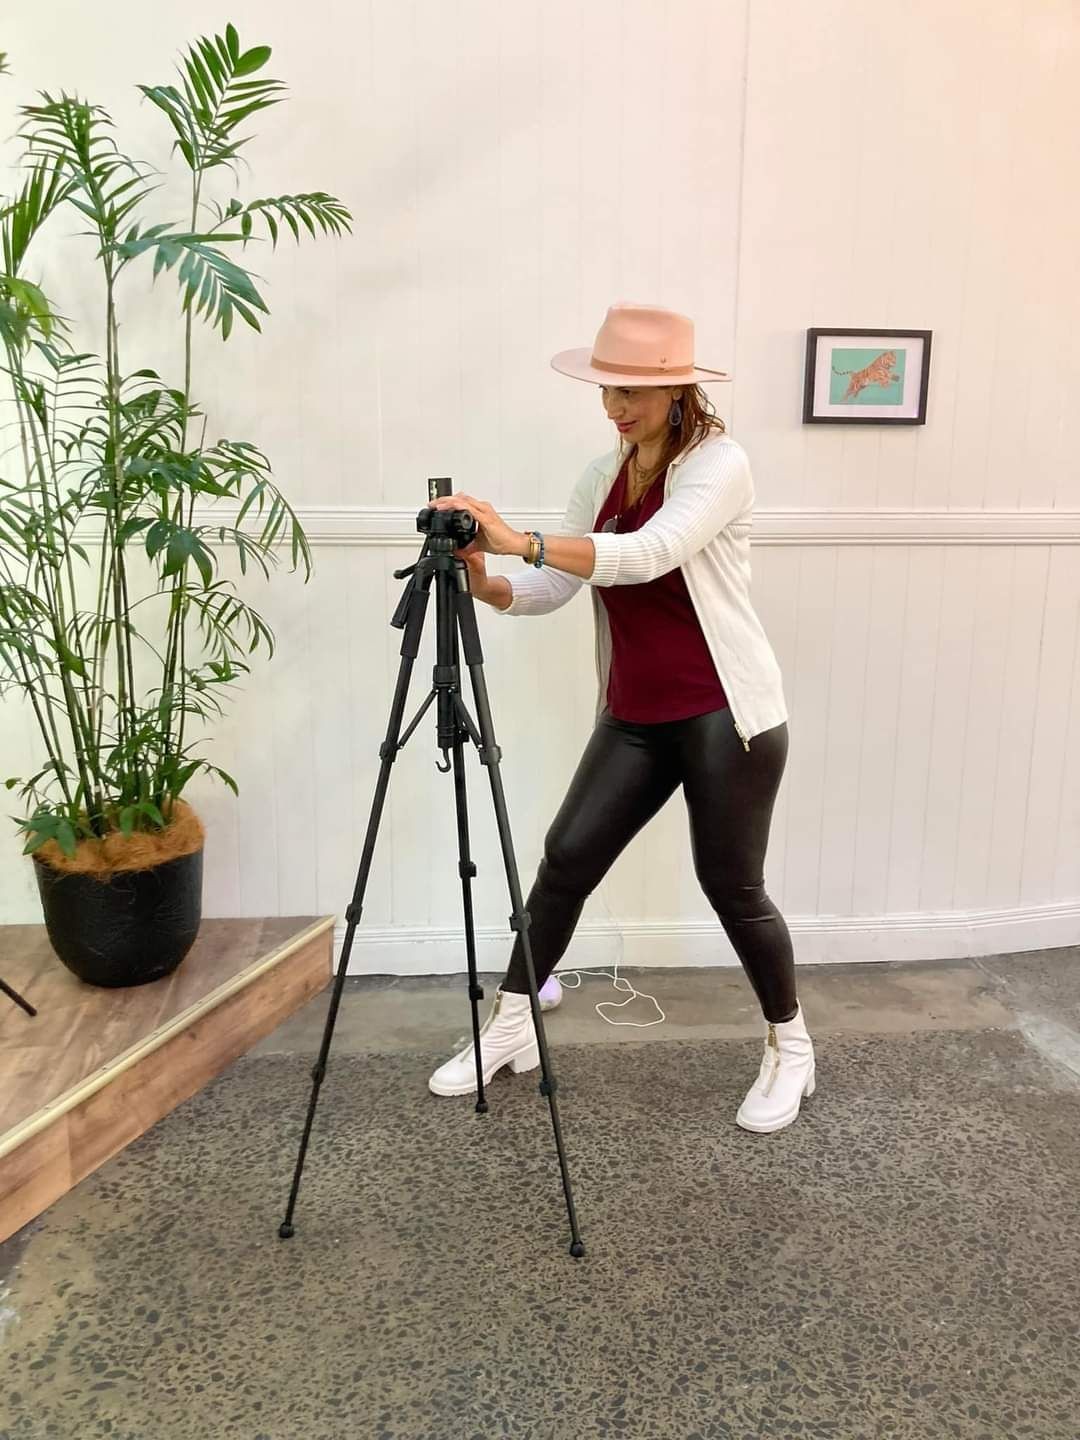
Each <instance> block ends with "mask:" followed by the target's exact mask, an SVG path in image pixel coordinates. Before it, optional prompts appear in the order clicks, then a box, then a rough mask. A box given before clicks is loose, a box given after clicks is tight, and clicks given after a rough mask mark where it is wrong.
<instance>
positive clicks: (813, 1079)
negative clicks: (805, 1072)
mask: <svg viewBox="0 0 1080 1440" xmlns="http://www.w3.org/2000/svg"><path fill="white" fill-rule="evenodd" d="M816 1089H817V1070H816V1067H815V1069H814V1070H811V1071H810V1077H809V1079H808V1080H807V1082H806V1089H805V1090H804V1091H803V1094H804V1095H805V1096H806V1098H807V1099H808V1100H809V1098H810V1096H811V1095H812V1094H813V1093H814V1091H815V1090H816Z"/></svg>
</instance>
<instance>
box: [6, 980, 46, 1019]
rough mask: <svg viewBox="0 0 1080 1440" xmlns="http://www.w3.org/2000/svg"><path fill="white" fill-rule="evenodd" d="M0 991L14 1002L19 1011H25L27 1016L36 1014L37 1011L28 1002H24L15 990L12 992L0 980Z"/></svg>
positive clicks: (9, 987)
mask: <svg viewBox="0 0 1080 1440" xmlns="http://www.w3.org/2000/svg"><path fill="white" fill-rule="evenodd" d="M0 990H2V991H3V992H4V994H5V995H6V996H7V997H8V998H9V999H11V1000H14V1001H15V1004H16V1005H18V1006H19V1008H20V1009H21V1010H25V1011H26V1013H27V1015H36V1014H37V1011H36V1010H35V1009H34V1007H33V1005H31V1004H30V1001H29V1000H24V999H23V997H22V996H21V995H20V994H19V992H18V991H17V990H13V989H12V988H11V986H10V985H6V984H5V983H4V981H3V980H0Z"/></svg>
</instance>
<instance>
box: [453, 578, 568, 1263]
mask: <svg viewBox="0 0 1080 1440" xmlns="http://www.w3.org/2000/svg"><path fill="white" fill-rule="evenodd" d="M466 585H467V580H466V577H465V576H464V575H462V576H461V577H460V580H459V586H458V589H457V590H456V592H455V599H456V604H457V616H458V624H459V626H460V629H461V640H462V646H463V649H464V652H465V663H466V664H467V665H468V667H469V674H470V676H471V677H472V686H473V695H474V697H475V700H476V717H477V721H478V724H479V729H480V739H481V746H480V761H481V763H482V764H483V765H484V766H485V767H486V768H487V772H488V775H489V777H490V780H491V797H492V801H493V802H494V806H495V820H496V823H497V825H498V829H499V841H500V844H501V846H502V853H503V863H504V865H505V868H506V879H507V884H508V886H509V889H510V902H511V904H512V905H513V907H514V911H513V914H512V915H511V917H510V927H511V929H512V930H515V931H517V932H518V933H520V935H521V946H522V950H523V953H524V957H525V973H526V975H527V976H528V981H529V1000H530V1003H531V1007H532V1017H533V1024H534V1025H535V1027H536V1040H537V1046H538V1048H539V1051H540V1067H541V1074H542V1076H543V1078H542V1080H541V1081H540V1093H541V1095H546V1096H547V1098H548V1103H549V1105H550V1107H551V1124H552V1129H553V1131H554V1133H555V1149H556V1150H557V1152H558V1156H559V1171H560V1174H561V1176H562V1186H563V1194H564V1195H565V1197H566V1212H567V1215H568V1217H569V1220H570V1254H571V1255H573V1256H574V1258H575V1259H580V1258H581V1256H582V1255H584V1254H585V1246H584V1244H583V1242H582V1239H581V1234H580V1232H579V1230H578V1223H577V1214H576V1212H575V1209H574V1195H573V1191H572V1189H571V1185H570V1172H569V1169H568V1167H567V1163H566V1150H565V1148H564V1146H563V1137H562V1126H561V1125H560V1123H559V1106H558V1102H557V1100H556V1098H555V1091H556V1088H557V1086H556V1082H555V1075H554V1072H553V1070H552V1067H551V1058H550V1056H549V1054H548V1048H547V1038H546V1036H545V1034H544V1021H543V1015H542V1013H541V1010H540V997H539V994H538V993H537V988H536V971H535V970H534V968H533V958H532V946H531V944H530V943H529V916H528V913H527V912H526V910H525V902H524V899H523V897H522V893H521V881H520V878H519V876H518V868H517V860H516V858H515V856H514V845H513V840H512V839H511V835H510V819H509V816H508V813H507V808H506V795H505V792H504V790H503V783H502V774H501V772H500V770H499V761H500V759H501V752H500V750H499V747H498V745H497V744H496V743H495V730H494V725H493V723H492V719H491V705H490V703H489V701H488V693H487V681H486V680H485V678H484V664H483V661H484V656H483V651H482V649H481V646H480V632H479V630H478V628H477V625H476V611H475V609H474V608H473V598H472V595H471V594H470V593H469V591H468V589H467V588H464V587H465V586H466ZM462 709H464V706H462ZM469 728H471V727H469ZM478 1048H479V1047H478Z"/></svg>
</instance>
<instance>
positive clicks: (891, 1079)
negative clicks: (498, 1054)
mask: <svg viewBox="0 0 1080 1440" xmlns="http://www.w3.org/2000/svg"><path fill="white" fill-rule="evenodd" d="M1034 973H1036V972H1033V974H1034ZM1037 973H1038V974H1042V972H1041V971H1039V972H1037ZM1050 988H1051V989H1052V987H1050ZM1048 993H1049V991H1048ZM579 1003H580V1002H579ZM804 1003H806V1002H805V1000H804ZM557 1013H558V1012H557ZM552 1030H554V1026H552ZM817 1052H818V1091H817V1094H816V1095H815V1096H814V1098H813V1099H812V1100H810V1101H809V1102H807V1104H806V1106H805V1108H804V1113H803V1116H802V1118H801V1119H800V1120H799V1122H798V1123H797V1124H796V1125H795V1126H793V1127H792V1128H791V1129H790V1130H788V1131H786V1132H783V1133H782V1134H779V1135H775V1136H767V1137H759V1136H752V1135H747V1134H745V1133H744V1132H742V1131H741V1130H739V1129H738V1128H737V1127H735V1125H734V1124H733V1123H732V1117H733V1114H734V1111H735V1108H736V1107H737V1105H738V1102H739V1100H740V1099H741V1096H742V1093H743V1092H744V1090H745V1088H746V1085H747V1084H748V1083H749V1080H750V1079H751V1078H752V1076H753V1073H754V1072H755V1070H756V1065H757V1057H758V1055H759V1053H760V1041H759V1040H755V1039H734V1040H724V1041H716V1040H709V1041H698V1040H683V1039H672V1040H668V1041H664V1042H662V1043H657V1042H656V1041H655V1040H650V1041H646V1042H643V1043H637V1044H632V1045H628V1044H626V1043H623V1044H619V1045H608V1046H605V1045H585V1044H573V1045H563V1046H561V1047H560V1048H559V1050H558V1053H557V1056H556V1063H557V1066H558V1075H559V1079H560V1087H561V1089H560V1095H561V1107H562V1118H563V1125H564V1130H565V1135H566V1140H567V1147H568V1151H569V1156H570V1161H571V1165H572V1172H573V1178H574V1183H575V1188H576V1198H577V1204H578V1211H579V1218H580V1222H581V1227H582V1233H583V1235H584V1238H585V1242H586V1246H587V1249H588V1254H587V1257H586V1258H585V1259H584V1260H583V1261H574V1260H572V1259H570V1258H569V1256H568V1254H567V1243H568V1239H569V1236H568V1230H567V1223H566V1213H565V1208H564V1205H563V1201H562V1194H561V1190H560V1187H559V1181H558V1170H557V1167H556V1160H555V1152H554V1146H553V1142H552V1136H551V1126H550V1120H549V1118H548V1111H547V1105H546V1102H544V1101H542V1100H541V1098H540V1097H539V1096H538V1094H537V1091H536V1087H535V1080H534V1078H533V1077H519V1078H511V1077H509V1076H506V1075H503V1076H500V1077H499V1078H497V1079H496V1081H495V1083H494V1084H493V1085H492V1087H491V1091H490V1095H491V1100H492V1104H493V1108H492V1112H491V1113H490V1114H489V1115H488V1116H486V1117H478V1116H476V1115H475V1114H474V1113H473V1109H472V1102H471V1101H470V1100H468V1099H462V1100H443V1101H437V1100H435V1099H434V1098H433V1097H431V1096H430V1095H429V1094H428V1093H427V1091H426V1088H425V1082H426V1077H427V1074H428V1072H429V1070H430V1068H431V1065H432V1063H434V1062H435V1061H436V1059H440V1058H443V1057H442V1055H441V1053H440V1054H434V1053H423V1052H418V1051H408V1052H400V1053H389V1054H388V1053H382V1054H374V1053H373V1054H368V1055H364V1054H353V1053H345V1054H342V1055H341V1056H335V1058H334V1059H333V1061H332V1068H331V1073H330V1076H329V1078H328V1080H327V1084H326V1087H325V1088H324V1091H323V1098H322V1102H321V1105H320V1110H319V1117H318V1121H317V1126H316V1135H315V1140H314V1142H313V1148H312V1152H311V1156H310V1158H309V1164H308V1169H307V1173H306V1177H305V1184H304V1190H303V1192H302V1194H301V1201H300V1206H299V1209H298V1212H297V1227H298V1229H297V1235H296V1237H295V1238H294V1239H293V1240H291V1241H289V1242H286V1243H283V1242H281V1241H280V1240H278V1239H277V1237H276V1227H277V1223H278V1220H279V1219H280V1216H281V1213H282V1210H283V1207H284V1202H285V1198H286V1195H287V1190H288V1181H289V1178H290V1174H291V1166H292V1161H293V1158H294V1155H295V1144H296V1140H297V1136H298V1128H299V1122H300V1120H301V1118H302V1110H303V1103H304V1100H305V1098H306V1095H307V1090H308V1068H309V1064H310V1059H309V1057H307V1056H299V1055H280V1056H275V1055H265V1056H260V1057H258V1058H248V1059H247V1060H244V1061H241V1062H239V1063H238V1064H237V1065H236V1066H235V1067H234V1068H233V1069H232V1070H231V1071H230V1072H228V1073H227V1074H226V1075H224V1076H223V1077H222V1078H221V1079H220V1080H218V1081H217V1082H216V1083H215V1084H214V1085H212V1086H211V1087H210V1088H208V1089H207V1090H206V1091H204V1092H203V1093H202V1094H201V1095H199V1096H197V1097H196V1098H195V1099H194V1100H192V1101H190V1102H189V1103H188V1104H186V1105H184V1106H182V1107H181V1108H180V1109H179V1110H178V1111H176V1112H175V1113H174V1114H173V1115H171V1116H169V1117H168V1118H167V1119H166V1120H165V1121H163V1122H162V1123H161V1124H160V1125H158V1126H157V1127H156V1128H155V1129H154V1130H153V1131H151V1132H150V1133H149V1134H148V1135H146V1136H145V1137H143V1139H142V1140H140V1141H138V1142H136V1144H134V1145H133V1146H132V1147H130V1148H129V1150H127V1151H126V1152H125V1153H124V1154H122V1155H121V1156H119V1157H118V1158H117V1159H116V1160H114V1161H113V1162H111V1163H110V1164H109V1165H107V1166H106V1167H104V1168H103V1169H102V1170H101V1171H99V1172H98V1173H97V1174H96V1175H94V1176H92V1177H91V1178H90V1179H89V1180H87V1181H85V1182H84V1183H83V1184H82V1185H80V1186H79V1187H78V1188H77V1189H76V1190H75V1191H73V1192H72V1193H71V1194H70V1195H68V1196H67V1197H65V1199H64V1200H63V1201H61V1202H60V1203H59V1204H57V1205H56V1206H54V1207H53V1208H52V1210H50V1211H49V1212H48V1213H47V1215H45V1216H44V1217H42V1218H41V1219H40V1220H39V1221H37V1222H35V1223H34V1224H33V1225H32V1226H30V1227H28V1229H27V1230H26V1231H24V1232H23V1233H22V1235H21V1236H20V1237H18V1238H17V1239H16V1240H15V1241H12V1242H9V1244H8V1245H7V1246H4V1247H0V1277H5V1278H0V1330H2V1338H0V1345H2V1356H0V1358H2V1374H0V1436H2V1437H3V1440H9V1437H10V1440H15V1437H26V1436H32V1437H35V1440H36V1437H52V1436H57V1437H62V1440H69V1437H70V1440H75V1437H78V1440H96V1437H99V1436H109V1437H112V1440H136V1437H137V1440H172V1437H184V1440H187V1437H192V1440H202V1437H219V1436H220V1437H242V1440H293V1437H303V1440H339V1437H340V1440H344V1437H350V1440H353V1437H356V1440H413V1437H424V1440H489V1437H496V1436H509V1437H514V1440H584V1437H592V1436H604V1437H609V1436H610V1437H628V1440H672V1437H678V1440H759V1437H770V1440H787V1437H795V1436H798V1437H803V1440H825V1437H830V1440H863V1437H866V1440H870V1437H881V1436H889V1437H905V1440H906V1437H920V1440H921V1437H928V1440H931V1437H932V1440H936V1437H939V1436H942V1437H944V1436H960V1437H965V1440H969V1437H970V1440H990V1437H992V1440H999V1437H1040V1440H1051V1437H1053V1440H1076V1437H1077V1436H1080V1299H1078V1297H1080V1082H1078V1079H1077V1076H1076V1075H1075V1073H1074V1072H1073V1071H1072V1070H1071V1069H1070V1068H1069V1066H1068V1065H1063V1064H1061V1063H1058V1062H1057V1061H1055V1060H1054V1059H1053V1058H1052V1056H1050V1055H1047V1054H1045V1053H1043V1052H1041V1051H1040V1049H1039V1048H1038V1046H1037V1045H1035V1044H1033V1043H1032V1042H1031V1039H1030V1038H1029V1037H1028V1036H1026V1035H1025V1033H1024V1032H1023V1030H1022V1029H1021V1028H1020V1027H1019V1026H1014V1027H1012V1028H1009V1027H1005V1028H992V1029H988V1028H982V1029H979V1028H975V1029H966V1030H965V1029H957V1030H948V1029H945V1030H942V1029H935V1030H932V1031H925V1032H921V1033H920V1032H908V1033H888V1034H884V1033H883V1034H873V1035H867V1034H851V1033H843V1032H841V1031H833V1032H827V1031H826V1030H824V1029H823V1032H822V1033H821V1035H820V1037H818V1038H817Z"/></svg>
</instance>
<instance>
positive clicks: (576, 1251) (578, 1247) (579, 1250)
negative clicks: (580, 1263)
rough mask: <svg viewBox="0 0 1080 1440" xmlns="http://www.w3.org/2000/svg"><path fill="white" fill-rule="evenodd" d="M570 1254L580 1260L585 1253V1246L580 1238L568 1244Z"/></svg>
mask: <svg viewBox="0 0 1080 1440" xmlns="http://www.w3.org/2000/svg"><path fill="white" fill-rule="evenodd" d="M570 1254H571V1255H572V1256H573V1257H574V1259H575V1260H580V1259H581V1257H582V1256H583V1255H584V1254H585V1246H584V1245H583V1244H582V1242H581V1241H580V1240H575V1241H574V1243H573V1244H572V1245H571V1246H570Z"/></svg>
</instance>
